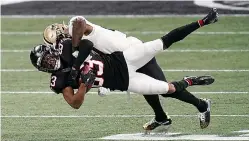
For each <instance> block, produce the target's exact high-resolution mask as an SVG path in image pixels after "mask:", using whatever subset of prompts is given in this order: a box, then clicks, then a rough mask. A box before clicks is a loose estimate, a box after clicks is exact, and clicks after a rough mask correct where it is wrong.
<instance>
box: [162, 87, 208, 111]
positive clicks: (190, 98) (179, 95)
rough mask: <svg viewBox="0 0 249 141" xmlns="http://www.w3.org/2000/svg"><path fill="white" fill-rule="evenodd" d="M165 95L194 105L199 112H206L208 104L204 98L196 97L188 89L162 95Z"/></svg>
mask: <svg viewBox="0 0 249 141" xmlns="http://www.w3.org/2000/svg"><path fill="white" fill-rule="evenodd" d="M162 96H163V97H172V98H175V99H178V100H181V101H184V102H186V103H189V104H192V105H194V106H195V107H196V108H197V109H198V111H199V112H205V111H206V110H207V104H206V102H204V101H203V100H201V99H199V98H197V97H195V96H194V95H193V94H191V93H190V92H189V91H187V90H183V91H181V92H175V93H173V94H167V95H162Z"/></svg>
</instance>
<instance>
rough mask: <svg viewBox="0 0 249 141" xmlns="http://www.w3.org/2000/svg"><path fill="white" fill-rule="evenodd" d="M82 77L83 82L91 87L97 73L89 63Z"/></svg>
mask: <svg viewBox="0 0 249 141" xmlns="http://www.w3.org/2000/svg"><path fill="white" fill-rule="evenodd" d="M80 78H81V80H82V82H81V83H84V84H85V85H86V87H89V88H90V87H92V84H93V83H94V81H95V78H96V75H95V73H94V72H93V70H92V69H91V68H90V67H89V65H85V66H84V68H83V71H82V72H81V75H80Z"/></svg>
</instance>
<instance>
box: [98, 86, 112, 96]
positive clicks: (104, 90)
mask: <svg viewBox="0 0 249 141" xmlns="http://www.w3.org/2000/svg"><path fill="white" fill-rule="evenodd" d="M110 92H111V90H110V89H109V88H105V87H99V89H98V95H99V96H106V95H107V93H110Z"/></svg>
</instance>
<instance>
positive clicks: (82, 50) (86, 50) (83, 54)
mask: <svg viewBox="0 0 249 141" xmlns="http://www.w3.org/2000/svg"><path fill="white" fill-rule="evenodd" d="M92 49H93V43H92V42H91V41H89V40H86V39H84V40H81V41H80V43H79V53H78V57H77V58H76V60H75V62H74V64H73V67H74V68H75V69H77V70H78V69H80V66H81V65H82V63H83V62H84V61H85V60H86V58H87V57H88V56H89V54H90V52H91V50H92Z"/></svg>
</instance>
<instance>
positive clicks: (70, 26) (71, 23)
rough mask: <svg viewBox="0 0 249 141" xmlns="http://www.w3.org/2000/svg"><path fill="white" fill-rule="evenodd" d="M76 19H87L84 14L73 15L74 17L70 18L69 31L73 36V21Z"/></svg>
mask: <svg viewBox="0 0 249 141" xmlns="http://www.w3.org/2000/svg"><path fill="white" fill-rule="evenodd" d="M76 19H82V20H85V17H83V16H75V17H72V18H71V19H70V21H69V22H68V32H69V35H70V36H73V22H74V21H75V20H76Z"/></svg>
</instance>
